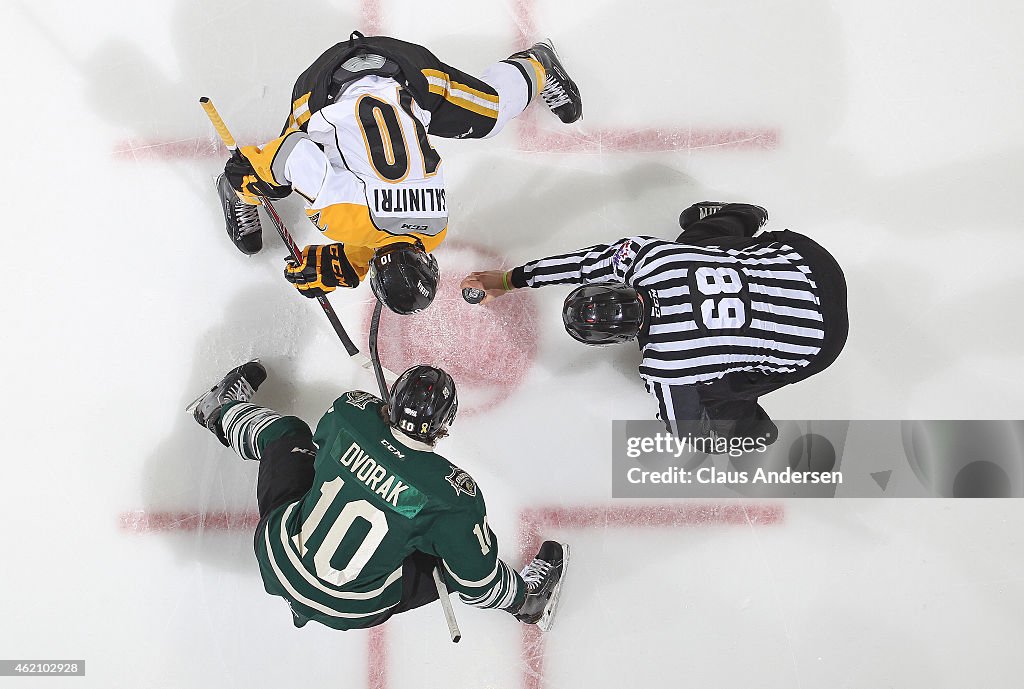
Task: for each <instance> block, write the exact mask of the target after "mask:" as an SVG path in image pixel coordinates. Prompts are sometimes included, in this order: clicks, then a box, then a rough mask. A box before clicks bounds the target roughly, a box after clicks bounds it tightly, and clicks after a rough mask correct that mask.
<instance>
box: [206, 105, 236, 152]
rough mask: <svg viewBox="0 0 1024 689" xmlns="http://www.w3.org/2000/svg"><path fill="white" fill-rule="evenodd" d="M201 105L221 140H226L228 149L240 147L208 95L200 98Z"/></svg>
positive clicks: (225, 143)
mask: <svg viewBox="0 0 1024 689" xmlns="http://www.w3.org/2000/svg"><path fill="white" fill-rule="evenodd" d="M199 105H201V106H203V110H205V111H206V116H207V117H209V118H210V122H211V123H212V124H213V128H214V129H216V130H217V134H218V135H219V136H220V140H221V141H223V142H224V145H225V146H227V148H228V150H229V151H233V150H235V149H236V148H238V145H237V144H236V143H235V137H233V136H231V132H229V131H228V126H227V125H226V124H224V120H222V119H221V117H220V113H219V112H217V108H215V107H213V102H212V101H211V100H210V99H209V98H207V97H206V96H203V97H202V98H200V99H199Z"/></svg>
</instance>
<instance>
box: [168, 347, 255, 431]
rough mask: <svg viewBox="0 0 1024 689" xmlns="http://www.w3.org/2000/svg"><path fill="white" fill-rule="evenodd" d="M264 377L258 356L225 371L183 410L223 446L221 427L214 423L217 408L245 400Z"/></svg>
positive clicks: (246, 400) (218, 417) (249, 397)
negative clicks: (208, 388) (227, 403)
mask: <svg viewBox="0 0 1024 689" xmlns="http://www.w3.org/2000/svg"><path fill="white" fill-rule="evenodd" d="M266 379H267V369H265V368H263V364H261V363H260V360H259V359H254V360H252V361H250V362H249V363H247V364H242V365H241V366H239V367H237V368H233V369H231V370H230V371H228V373H227V375H225V376H224V377H223V378H221V379H220V382H219V383H217V384H216V385H214V386H213V387H212V388H210V391H209V392H206V393H203V394H202V395H200V396H199V398H198V399H196V401H195V402H193V403H192V404H190V405H188V407H187V408H186V409H185V411H186V412H191V413H192V416H193V417H195V420H196V421H198V422H199V425H200V426H205V427H206V428H208V429H209V430H210V431H212V432H213V434H214V435H216V436H217V439H218V440H220V441H221V443H223V444H224V446H225V447H227V445H228V440H227V438H225V437H224V430H223V429H222V428H221V427H220V424H219V423H217V422H218V421H220V409H221V407H222V406H224V403H225V402H248V401H249V400H251V399H252V396H253V395H255V394H256V390H258V389H259V387H260V385H262V384H263V381H265V380H266Z"/></svg>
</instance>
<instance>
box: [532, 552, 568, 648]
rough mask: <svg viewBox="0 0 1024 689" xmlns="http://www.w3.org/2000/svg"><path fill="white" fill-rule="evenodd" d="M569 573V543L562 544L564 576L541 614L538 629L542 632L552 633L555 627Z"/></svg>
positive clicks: (560, 578)
mask: <svg viewBox="0 0 1024 689" xmlns="http://www.w3.org/2000/svg"><path fill="white" fill-rule="evenodd" d="M568 571H569V545H568V544H567V543H563V544H562V576H560V577H559V578H558V584H556V585H555V590H554V591H552V592H551V598H550V599H549V600H548V604H547V605H545V606H544V612H543V613H542V614H541V616H540V619H539V620H537V628H538V629H540V630H541V631H542V632H550V631H551V628H552V627H554V626H555V613H556V612H558V602H559V600H560V599H561V593H562V584H564V583H565V575H566V573H568Z"/></svg>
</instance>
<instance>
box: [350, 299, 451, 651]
mask: <svg viewBox="0 0 1024 689" xmlns="http://www.w3.org/2000/svg"><path fill="white" fill-rule="evenodd" d="M383 309H384V305H383V304H382V303H380V301H378V302H377V305H376V306H374V307H373V317H372V318H370V361H371V362H372V363H373V372H374V374H375V375H376V376H377V387H379V388H380V398H381V399H382V400H384V401H385V402H387V401H388V399H390V397H391V395H390V394H389V393H388V384H387V381H386V380H385V379H384V370H383V367H382V366H381V365H380V354H379V353H378V352H377V331H378V329H379V328H380V314H381V311H382V310H383ZM431 574H432V575H433V577H434V586H436V587H437V599H438V600H439V601H440V602H441V609H442V610H444V621H445V622H447V623H448V633H449V634H451V637H452V643H456V644H457V643H459V641H460V640H461V639H462V632H461V631H460V630H459V623H458V622H457V621H456V619H455V610H454V609H453V608H452V600H451V598H449V597H448V587H447V586H445V585H444V582H443V581H441V572H440V571H439V570H438V568H437V567H434V569H433V570H432V572H431Z"/></svg>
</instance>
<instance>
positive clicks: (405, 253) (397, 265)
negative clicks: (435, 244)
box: [369, 240, 441, 315]
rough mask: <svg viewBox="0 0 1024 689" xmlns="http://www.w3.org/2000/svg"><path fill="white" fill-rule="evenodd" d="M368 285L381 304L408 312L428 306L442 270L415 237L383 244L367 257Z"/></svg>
mask: <svg viewBox="0 0 1024 689" xmlns="http://www.w3.org/2000/svg"><path fill="white" fill-rule="evenodd" d="M369 275H370V288H371V289H372V290H373V293H374V294H375V295H377V299H379V300H380V302H381V303H382V304H384V306H386V307H388V308H389V309H391V310H392V311H394V312H395V313H400V314H402V315H407V314H410V313H416V312H417V311H422V310H423V309H425V308H427V307H428V306H430V303H431V302H432V301H434V296H435V295H436V294H437V281H438V280H439V279H440V277H441V272H440V270H438V267H437V259H436V258H434V257H433V256H431V255H430V254H428V253H427V252H426V251H425V250H424V249H423V244H422V243H421V242H420V241H419V240H417V241H416V243H415V244H413V243H411V242H398V243H396V244H388V245H387V246H382V247H381V248H379V249H377V250H376V251H375V252H373V258H371V259H370V271H369Z"/></svg>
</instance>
